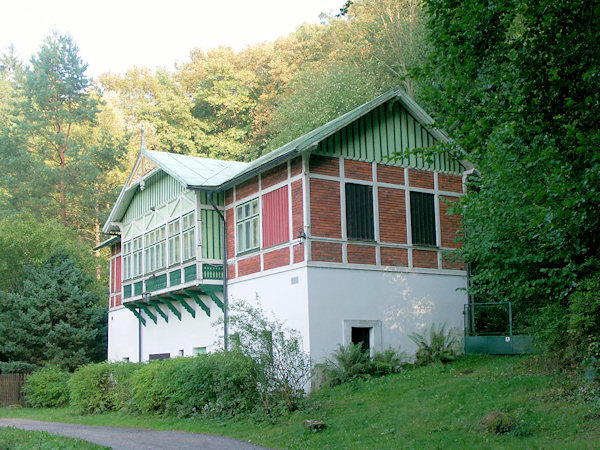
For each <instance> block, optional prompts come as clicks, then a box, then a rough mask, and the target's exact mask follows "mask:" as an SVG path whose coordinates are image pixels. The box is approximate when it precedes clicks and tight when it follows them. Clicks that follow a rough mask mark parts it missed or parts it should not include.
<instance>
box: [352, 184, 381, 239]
mask: <svg viewBox="0 0 600 450" xmlns="http://www.w3.org/2000/svg"><path fill="white" fill-rule="evenodd" d="M346 231H347V235H348V239H355V240H361V241H373V240H374V239H375V231H374V226H373V188H372V187H371V186H366V185H363V184H352V183H346Z"/></svg>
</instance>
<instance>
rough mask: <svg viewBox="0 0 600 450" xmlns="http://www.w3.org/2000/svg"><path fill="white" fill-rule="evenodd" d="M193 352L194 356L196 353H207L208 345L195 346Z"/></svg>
mask: <svg viewBox="0 0 600 450" xmlns="http://www.w3.org/2000/svg"><path fill="white" fill-rule="evenodd" d="M192 353H193V355H194V356H196V355H206V347H194V348H193V349H192Z"/></svg>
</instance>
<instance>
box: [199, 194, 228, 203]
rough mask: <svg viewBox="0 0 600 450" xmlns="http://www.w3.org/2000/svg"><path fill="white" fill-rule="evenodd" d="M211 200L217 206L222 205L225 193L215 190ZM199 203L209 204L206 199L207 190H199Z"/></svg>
mask: <svg viewBox="0 0 600 450" xmlns="http://www.w3.org/2000/svg"><path fill="white" fill-rule="evenodd" d="M213 202H214V203H215V205H217V206H224V205H225V193H223V192H215V194H214V195H213ZM200 203H202V204H203V205H210V203H209V201H208V193H207V192H204V191H202V192H200ZM211 206H212V205H211Z"/></svg>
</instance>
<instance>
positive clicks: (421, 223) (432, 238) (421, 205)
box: [410, 192, 437, 246]
mask: <svg viewBox="0 0 600 450" xmlns="http://www.w3.org/2000/svg"><path fill="white" fill-rule="evenodd" d="M434 203H435V202H434V196H433V194H425V193H423V192H411V193H410V217H411V219H410V223H411V228H412V243H413V245H429V246H435V245H437V244H436V233H435V205H434Z"/></svg>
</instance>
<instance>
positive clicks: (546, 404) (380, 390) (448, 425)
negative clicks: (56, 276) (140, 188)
mask: <svg viewBox="0 0 600 450" xmlns="http://www.w3.org/2000/svg"><path fill="white" fill-rule="evenodd" d="M532 361H533V359H532V358H531V357H463V358H461V359H460V360H459V361H457V362H456V363H454V364H451V365H447V366H441V365H440V366H430V367H424V368H420V369H414V370H409V371H406V372H404V373H402V374H398V375H391V376H388V377H384V378H379V379H371V380H366V381H355V382H353V383H349V384H347V385H344V386H339V387H337V388H335V389H323V390H321V391H320V392H317V393H316V394H315V395H314V396H313V399H314V401H315V403H316V406H315V407H314V408H313V410H312V411H309V412H302V413H296V414H292V415H290V416H288V417H283V418H281V419H280V420H279V421H278V423H277V424H269V423H265V422H262V423H258V424H257V423H255V422H253V421H251V420H239V421H235V422H221V421H215V420H205V419H197V420H191V419H177V418H163V417H158V418H152V417H142V416H127V415H122V414H114V413H111V414H104V415H100V416H87V417H81V416H78V415H76V414H74V413H73V412H72V411H71V410H69V409H61V410H32V409H20V410H19V409H16V410H15V409H12V410H8V409H2V410H0V416H3V417H9V416H10V417H28V418H32V419H39V420H54V421H68V422H77V423H85V424H90V425H118V426H132V427H148V428H156V429H180V430H187V431H197V432H205V433H214V434H223V435H228V436H232V437H238V438H243V439H248V440H251V441H253V442H257V443H261V444H264V445H268V446H275V447H315V448H323V447H325V448H327V447H354V448H357V447H372V448H373V447H377V448H392V447H395V448H398V447H416V448H421V447H428V448H431V447H444V448H448V447H467V448H474V447H477V448H481V447H483V448H486V447H502V448H523V447H525V448H528V447H530V448H533V447H544V448H548V447H554V448H565V447H571V448H593V447H596V446H597V445H598V442H600V424H599V422H598V417H600V406H597V407H596V409H594V407H593V404H592V403H577V402H574V401H572V400H569V399H568V398H566V397H565V396H563V395H560V393H561V392H562V390H561V389H560V386H559V384H558V382H557V380H556V379H555V378H553V377H551V376H550V375H548V374H544V373H540V371H539V369H538V368H534V366H533V365H532ZM494 410H498V411H503V412H507V413H509V414H511V415H512V416H513V417H515V418H516V419H517V420H518V421H519V423H520V427H519V430H520V431H521V433H520V434H527V432H529V433H530V434H529V435H526V436H513V435H504V436H498V435H494V434H490V433H487V432H485V431H484V430H483V427H482V425H481V420H482V418H483V417H484V416H485V415H486V414H487V413H489V412H491V411H494ZM306 418H315V419H320V420H323V421H325V422H326V423H327V426H328V428H327V430H325V431H323V432H320V433H310V432H308V431H306V430H304V429H303V427H302V420H304V419H306Z"/></svg>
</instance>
